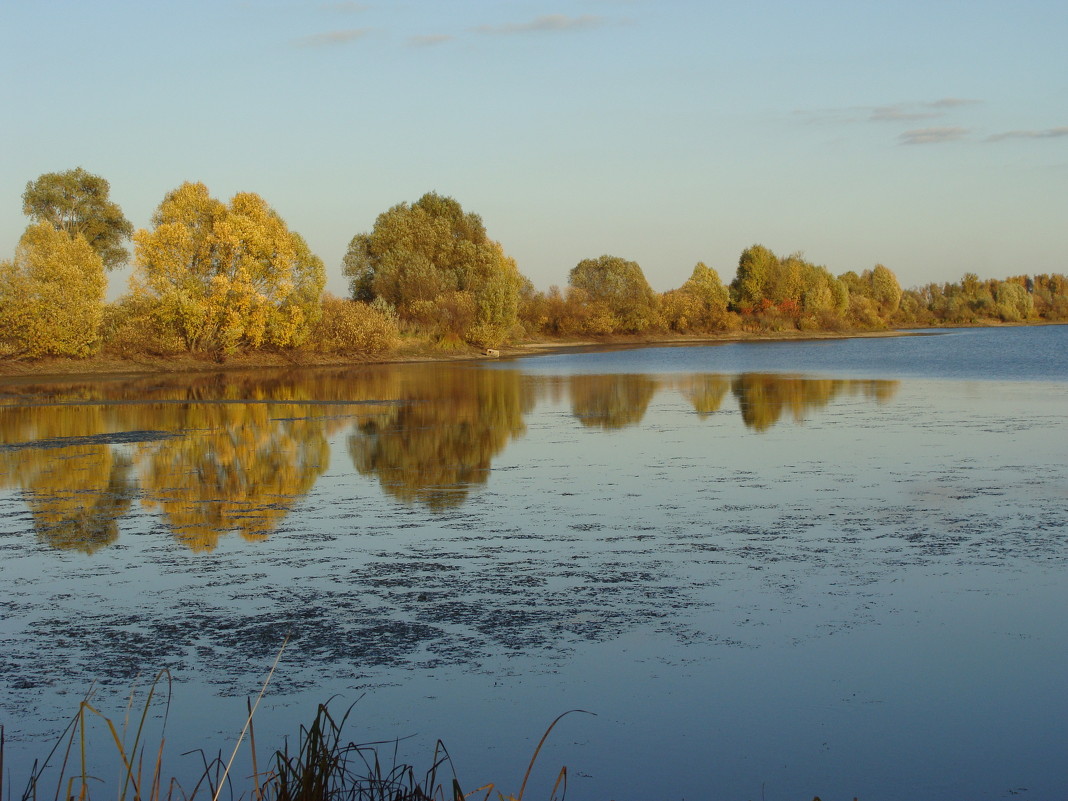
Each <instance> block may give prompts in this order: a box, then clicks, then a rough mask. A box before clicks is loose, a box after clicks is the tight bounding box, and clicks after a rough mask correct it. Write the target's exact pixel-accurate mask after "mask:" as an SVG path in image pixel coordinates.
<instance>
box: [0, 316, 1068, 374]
mask: <svg viewBox="0 0 1068 801" xmlns="http://www.w3.org/2000/svg"><path fill="white" fill-rule="evenodd" d="M1034 325H1064V323H1054V322H1045V321H1043V322H1028V323H1001V324H998V325H995V326H991V325H989V324H988V325H982V326H957V325H954V326H910V327H909V328H907V329H896V328H889V329H881V330H876V331H779V332H761V333H752V332H744V331H732V332H724V333H721V334H702V335H692V334H675V335H671V334H658V335H650V336H640V335H638V336H633V335H632V336H626V335H614V336H608V337H599V338H598V337H590V338H585V339H549V340H541V341H528V342H520V343H516V344H513V345H504V346H501V347H500V348H498V349H497V351H498V354H499V355H497V356H487V355H486V354H485V353H484V352H483V351H481V350H477V349H475V348H469V349H466V350H463V351H442V350H437V349H435V348H434V347H433V346H423V347H413V346H409V347H408V348H407V349H406V348H405V347H403V346H402V347H401V348H399V349H398V350H395V351H393V352H391V353H389V354H387V355H383V356H366V355H363V356H361V355H354V356H346V357H342V356H333V355H327V354H321V353H315V352H312V351H299V350H298V351H290V352H264V351H260V352H255V353H245V354H237V355H235V356H232V357H229V358H227V359H226V360H224V361H216V360H213V359H212V358H211V357H209V356H207V355H206V354H181V355H179V356H174V357H167V358H164V357H150V356H142V357H139V358H124V357H121V356H114V355H101V356H93V357H90V358H88V359H71V358H54V359H42V360H40V361H32V362H14V361H0V385H17V384H24V383H29V382H39V381H77V380H79V379H80V380H98V379H100V380H104V379H121V378H142V377H146V376H172V377H173V376H182V375H203V374H205V373H228V372H234V373H237V372H248V371H257V370H279V369H294V370H302V369H320V368H322V369H326V368H339V367H363V366H367V365H376V364H418V363H437V362H463V361H484V360H487V359H521V358H524V357H528V356H545V355H550V354H557V353H581V352H589V351H606V350H624V349H632V348H650V347H688V346H699V345H726V344H733V343H740V342H805V341H813V340H827V339H863V338H881V337H899V336H928V335H931V334H935V333H938V332H940V331H951V330H953V329H955V328H973V327H980V328H989V327H1019V326H1034ZM914 332H917V333H914Z"/></svg>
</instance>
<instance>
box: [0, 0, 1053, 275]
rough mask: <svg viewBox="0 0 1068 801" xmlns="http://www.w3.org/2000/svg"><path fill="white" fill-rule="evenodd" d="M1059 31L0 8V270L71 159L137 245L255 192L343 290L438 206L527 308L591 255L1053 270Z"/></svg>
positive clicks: (782, 8) (848, 13)
mask: <svg viewBox="0 0 1068 801" xmlns="http://www.w3.org/2000/svg"><path fill="white" fill-rule="evenodd" d="M1066 39H1068V3H1065V2H1063V0H1060V1H1059V2H1034V1H1032V2H1028V1H1027V0H1023V1H1022V2H983V1H982V0H971V1H970V2H939V1H938V0H926V2H913V1H912V0H899V1H898V2H864V0H852V2H818V1H817V2H781V1H778V0H754V1H752V2H696V1H693V2H691V1H690V0H496V1H495V2H489V0H474V1H473V2H447V1H446V0H397V1H396V2H388V1H387V0H365V1H361V2H318V1H317V0H306V1H302V0H265V1H264V2H257V1H256V0H245V1H244V2H239V1H238V0H213V1H212V2H207V1H206V0H184V1H183V2H153V0H128V1H125V0H124V1H120V0H92V2H90V0H79V1H78V2H73V1H71V0H0V69H2V74H3V80H2V81H0V109H2V121H0V152H2V153H3V158H2V159H0V257H3V258H10V256H11V255H12V254H13V252H14V248H15V244H16V242H17V240H18V237H19V236H20V234H21V232H22V230H23V229H24V227H25V225H26V219H25V218H24V217H23V216H22V212H21V195H22V192H23V190H24V189H25V185H26V182H27V181H29V180H32V179H34V178H36V177H37V176H38V175H40V174H41V173H44V172H52V171H59V170H65V169H68V168H71V167H76V166H82V167H84V168H85V169H87V170H89V171H90V172H93V173H96V174H99V175H102V176H103V177H105V178H107V179H108V181H110V183H111V188H112V196H113V198H114V199H115V200H116V201H117V202H118V203H119V204H120V205H121V206H122V207H123V209H124V211H125V212H126V215H127V216H128V217H129V218H130V220H131V221H132V222H133V223H134V225H135V226H137V227H144V226H147V225H148V224H149V218H150V216H151V214H152V212H153V210H154V209H155V207H156V206H157V205H158V204H159V202H160V201H161V200H162V198H163V196H164V194H165V193H166V192H167V191H169V190H170V189H173V188H174V187H176V186H178V185H179V184H180V183H182V182H183V181H187V180H192V181H203V182H204V183H206V184H207V185H208V187H209V189H210V190H211V191H212V193H213V194H214V195H215V196H217V197H219V198H221V199H228V198H229V197H230V196H231V195H233V194H234V193H235V192H238V191H253V192H257V193H259V194H260V195H262V196H263V197H264V198H265V199H266V200H267V201H268V202H269V203H270V204H271V205H272V206H274V207H275V208H276V209H277V210H278V212H279V213H280V214H281V215H282V216H283V217H284V218H285V220H286V221H287V223H288V224H289V225H290V227H291V228H293V229H294V230H297V231H299V232H301V233H302V234H303V235H304V236H305V238H306V239H307V240H308V242H309V244H310V245H311V247H312V249H313V250H314V251H315V252H316V253H318V254H319V255H320V256H321V257H322V258H323V260H324V261H325V263H326V266H327V272H328V275H329V284H328V288H330V289H332V290H333V291H335V292H338V293H342V292H344V290H345V282H344V280H343V278H342V276H341V268H340V261H341V257H342V255H343V254H344V251H345V248H346V246H347V244H348V241H349V240H350V239H351V237H352V236H353V235H354V234H356V233H360V232H364V231H368V230H370V229H371V227H372V226H373V224H374V220H375V217H376V216H377V215H378V214H379V213H380V212H382V211H384V210H385V209H387V208H389V207H390V206H392V205H394V204H395V203H398V202H401V201H414V200H416V199H417V198H418V197H419V196H420V195H422V194H423V193H424V192H427V191H430V190H435V191H437V192H439V193H442V194H447V195H451V196H453V197H455V198H456V199H457V200H459V201H460V203H461V204H463V206H464V208H465V209H466V210H468V211H474V212H476V213H478V214H480V215H481V216H482V218H483V220H484V221H485V223H486V226H487V229H488V231H489V234H490V236H492V237H493V238H495V239H498V240H500V241H501V242H502V244H503V245H504V248H505V250H506V251H507V252H508V253H509V254H510V255H512V256H514V257H515V258H516V260H517V262H518V264H519V267H520V270H522V272H523V273H524V274H526V275H527V276H529V277H530V278H531V279H532V280H533V281H534V283H535V285H536V286H538V287H539V288H541V289H546V288H548V287H549V286H550V285H551V284H559V285H563V284H565V283H566V281H567V274H568V271H569V270H570V269H571V268H572V267H573V266H574V265H575V264H576V263H577V262H578V261H579V260H581V259H583V258H587V257H595V256H599V255H601V254H602V253H610V254H613V255H618V256H622V257H624V258H628V259H632V260H635V261H637V262H638V263H639V264H641V266H642V268H643V270H644V271H645V274H646V276H647V278H648V279H649V281H650V283H651V284H652V285H653V287H654V288H655V289H657V290H659V291H664V290H667V289H670V288H673V287H676V286H678V285H680V284H681V283H682V282H683V281H685V280H686V278H687V277H688V276H689V273H690V272H691V270H692V269H693V266H694V264H695V263H696V262H697V261H699V260H702V261H705V262H706V263H708V264H709V265H710V266H713V267H715V268H716V269H717V270H718V271H719V272H720V275H721V277H722V278H723V279H724V280H725V281H729V280H730V279H731V278H732V277H733V275H734V268H735V266H736V264H737V260H738V255H739V253H740V252H741V251H742V249H744V248H745V247H747V246H749V245H751V244H753V243H757V242H758V243H761V244H763V245H766V246H767V247H770V248H771V249H773V250H775V251H776V252H778V253H782V254H785V253H790V252H794V251H802V252H803V253H804V254H805V256H806V257H807V258H808V259H810V260H811V261H814V262H816V263H819V264H824V265H826V266H827V267H828V268H829V269H830V270H831V271H832V272H834V273H836V274H838V273H842V272H844V271H846V270H849V269H854V270H857V271H860V270H863V269H865V268H870V267H872V266H873V265H874V264H876V263H880V262H881V263H883V264H885V265H887V266H888V267H890V269H892V270H893V271H894V272H895V273H896V274H897V275H898V277H899V279H900V281H901V283H902V284H903V285H904V286H914V285H919V284H923V283H926V282H928V281H956V280H959V278H960V276H961V275H962V274H963V273H964V272H966V271H971V272H976V273H978V274H979V275H980V276H981V277H1005V276H1007V275H1011V274H1018V273H1022V272H1027V273H1041V272H1068V257H1066V253H1068V48H1066V47H1065V45H1064V42H1065V40H1066ZM125 280H126V274H125V272H119V273H116V274H114V275H113V276H112V290H111V293H110V294H111V296H115V295H117V294H119V293H121V292H122V291H124V290H125Z"/></svg>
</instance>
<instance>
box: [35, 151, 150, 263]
mask: <svg viewBox="0 0 1068 801" xmlns="http://www.w3.org/2000/svg"><path fill="white" fill-rule="evenodd" d="M110 191H111V187H110V185H109V184H108V182H107V181H106V180H104V179H103V178H101V177H100V176H99V175H92V174H91V173H88V172H86V171H85V170H83V169H82V168H81V167H78V168H76V169H73V170H67V171H66V172H49V173H45V174H44V175H42V176H41V177H40V178H38V179H37V180H36V181H30V182H29V183H27V184H26V191H25V192H24V193H23V195H22V211H23V213H24V214H26V215H28V216H29V217H30V218H31V219H33V221H34V222H46V223H49V224H50V225H52V226H53V227H55V228H57V229H59V230H61V231H65V232H66V233H67V234H69V235H70V236H72V237H73V236H75V235H76V234H81V235H82V236H83V237H85V241H86V242H88V243H89V245H90V247H92V249H93V250H95V251H96V252H97V254H98V255H99V256H100V258H101V260H102V261H103V263H104V266H105V267H106V268H107V269H108V270H112V269H114V268H115V267H118V266H119V265H121V264H124V263H125V262H126V260H127V259H128V258H129V256H130V254H129V252H128V251H127V250H126V248H125V247H123V244H122V243H123V242H124V241H125V240H127V239H129V238H130V235H131V234H132V233H133V225H132V224H131V223H130V221H129V220H127V219H126V217H125V216H123V213H122V209H121V208H119V205H118V204H117V203H115V202H113V201H111V200H109V199H108V193H109V192H110Z"/></svg>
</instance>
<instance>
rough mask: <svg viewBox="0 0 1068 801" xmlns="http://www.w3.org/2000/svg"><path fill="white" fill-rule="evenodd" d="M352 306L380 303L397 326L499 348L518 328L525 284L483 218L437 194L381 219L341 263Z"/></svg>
mask: <svg viewBox="0 0 1068 801" xmlns="http://www.w3.org/2000/svg"><path fill="white" fill-rule="evenodd" d="M342 270H343V272H344V273H345V275H346V276H347V277H348V279H349V287H350V289H351V292H352V297H353V299H354V300H363V301H371V300H374V299H375V298H382V299H384V300H385V301H387V302H389V303H390V304H392V305H393V306H394V307H395V308H396V309H397V312H398V314H399V315H400V317H401V319H403V320H406V321H409V322H414V323H418V324H422V325H424V326H427V327H429V328H431V329H433V330H435V331H436V332H437V333H438V334H439V335H440V336H442V337H447V336H456V337H460V338H462V339H466V340H467V341H469V342H472V343H474V344H478V345H495V344H498V343H500V342H501V341H503V340H504V339H505V338H506V337H507V336H508V335H509V333H510V332H511V330H512V329H513V328H514V327H515V325H516V323H517V321H518V308H519V294H520V290H521V288H522V286H523V278H522V276H521V275H520V273H519V270H518V268H517V267H516V264H515V261H514V260H513V259H511V258H510V257H508V256H507V255H506V254H505V253H504V249H503V248H502V247H501V245H500V244H499V243H498V242H494V241H493V240H491V239H490V238H489V236H488V235H487V233H486V228H485V226H484V225H483V223H482V218H481V217H479V216H478V215H477V214H474V213H469V212H464V210H463V208H462V207H461V206H460V204H459V203H458V202H457V201H456V200H454V199H453V198H451V197H444V196H442V195H438V194H437V193H435V192H430V193H427V194H425V195H423V196H422V197H421V198H420V199H419V200H417V201H416V202H415V203H412V204H410V205H409V204H408V203H399V204H397V205H396V206H393V207H392V208H390V209H389V210H388V211H385V212H383V213H382V214H380V215H378V219H376V220H375V224H374V228H373V229H372V230H371V232H370V233H364V234H357V235H356V236H354V237H353V238H352V241H351V242H350V243H349V247H348V250H347V251H346V253H345V257H344V259H343V261H342Z"/></svg>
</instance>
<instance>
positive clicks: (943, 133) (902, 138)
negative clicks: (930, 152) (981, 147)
mask: <svg viewBox="0 0 1068 801" xmlns="http://www.w3.org/2000/svg"><path fill="white" fill-rule="evenodd" d="M968 133H969V131H968V129H967V128H960V127H958V126H955V125H954V126H946V127H942V128H914V129H913V130H911V131H905V132H904V133H902V134H900V135H899V136H898V137H897V139H898V142H900V143H901V144H903V145H937V144H942V143H943V142H956V141H958V140H960V139H963V138H964V137H965V136H967V135H968Z"/></svg>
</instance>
